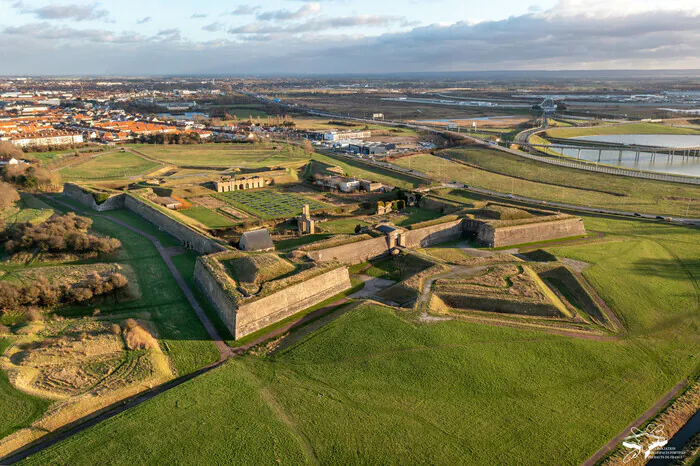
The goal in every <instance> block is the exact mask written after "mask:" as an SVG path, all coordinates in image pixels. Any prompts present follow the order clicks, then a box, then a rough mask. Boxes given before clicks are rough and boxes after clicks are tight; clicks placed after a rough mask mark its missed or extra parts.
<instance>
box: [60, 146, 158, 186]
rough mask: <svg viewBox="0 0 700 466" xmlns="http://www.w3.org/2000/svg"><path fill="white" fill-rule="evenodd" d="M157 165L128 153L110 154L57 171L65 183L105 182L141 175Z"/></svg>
mask: <svg viewBox="0 0 700 466" xmlns="http://www.w3.org/2000/svg"><path fill="white" fill-rule="evenodd" d="M158 166H159V165H158V164H157V163H156V162H152V161H150V160H146V159H144V158H142V157H139V156H138V155H135V154H132V153H130V152H111V153H109V154H104V155H98V156H95V157H93V158H90V159H88V160H87V161H85V162H82V163H77V164H75V165H71V166H68V167H65V168H62V169H60V170H59V173H60V174H61V176H62V177H63V179H64V180H66V181H71V180H106V179H119V178H126V177H129V176H136V175H141V174H142V173H146V172H149V171H151V170H154V169H156V168H157V167H158Z"/></svg>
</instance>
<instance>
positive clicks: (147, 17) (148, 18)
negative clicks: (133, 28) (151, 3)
mask: <svg viewBox="0 0 700 466" xmlns="http://www.w3.org/2000/svg"><path fill="white" fill-rule="evenodd" d="M152 19H153V18H151V17H150V16H146V17H145V18H141V19H140V20H138V21H136V24H145V23H148V22H149V21H151V20H152Z"/></svg>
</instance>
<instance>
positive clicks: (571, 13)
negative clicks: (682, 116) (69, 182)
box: [0, 0, 700, 76]
mask: <svg viewBox="0 0 700 466" xmlns="http://www.w3.org/2000/svg"><path fill="white" fill-rule="evenodd" d="M530 1H532V2H533V3H529V2H530ZM594 69H595V70H597V69H700V0H663V1H660V0H635V1H630V0H539V1H538V0H479V1H473V0H259V1H257V2H252V1H249V2H247V3H246V2H235V1H213V0H199V1H197V2H192V1H185V0H148V1H146V0H120V1H118V2H117V1H106V0H105V1H102V2H97V1H91V0H88V1H81V0H66V1H46V0H0V75H28V74H34V75H117V76H128V75H135V76H144V75H163V74H220V75H245V74H270V75H274V74H280V75H282V74H336V73H357V74H373V73H380V74H381V73H402V72H429V71H438V72H440V71H486V70H594Z"/></svg>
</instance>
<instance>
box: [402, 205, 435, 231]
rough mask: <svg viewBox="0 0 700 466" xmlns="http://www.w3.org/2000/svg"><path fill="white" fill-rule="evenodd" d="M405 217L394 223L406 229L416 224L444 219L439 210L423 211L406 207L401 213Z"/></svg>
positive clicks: (418, 208) (419, 208)
mask: <svg viewBox="0 0 700 466" xmlns="http://www.w3.org/2000/svg"><path fill="white" fill-rule="evenodd" d="M401 212H402V213H403V216H402V217H401V218H400V219H398V220H396V221H394V223H395V224H396V225H397V226H400V227H406V226H409V225H413V224H414V223H420V222H425V221H428V220H433V219H436V218H438V217H442V215H443V214H442V213H440V212H438V211H437V210H430V209H423V208H421V207H406V208H405V209H404V210H402V211H401Z"/></svg>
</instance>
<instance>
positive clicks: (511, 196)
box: [506, 194, 515, 199]
mask: <svg viewBox="0 0 700 466" xmlns="http://www.w3.org/2000/svg"><path fill="white" fill-rule="evenodd" d="M506 197H507V198H508V199H513V198H514V197H515V196H513V195H512V194H508V195H507V196H506Z"/></svg>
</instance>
